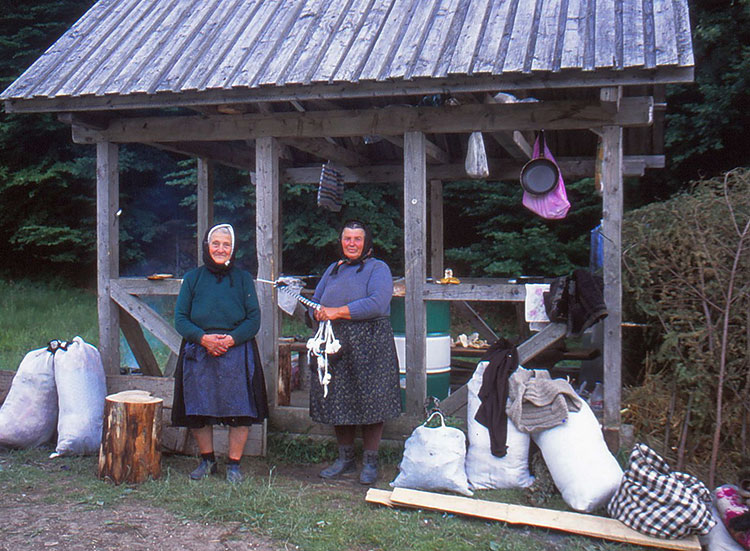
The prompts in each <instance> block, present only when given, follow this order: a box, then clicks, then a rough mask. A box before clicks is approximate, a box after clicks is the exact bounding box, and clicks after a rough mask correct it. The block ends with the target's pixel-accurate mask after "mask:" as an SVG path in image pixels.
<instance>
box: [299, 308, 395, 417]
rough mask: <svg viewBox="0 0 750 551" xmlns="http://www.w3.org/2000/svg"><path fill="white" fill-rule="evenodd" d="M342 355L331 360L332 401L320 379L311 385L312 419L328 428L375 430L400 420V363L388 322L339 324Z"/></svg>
mask: <svg viewBox="0 0 750 551" xmlns="http://www.w3.org/2000/svg"><path fill="white" fill-rule="evenodd" d="M333 333H334V335H335V336H336V338H337V339H338V340H339V342H340V343H341V349H340V350H339V351H338V352H337V353H336V354H335V355H331V356H329V357H328V371H329V373H330V374H331V382H330V384H329V385H328V396H326V397H325V398H323V387H322V386H321V385H320V384H319V383H318V379H317V376H316V373H317V365H316V363H315V361H313V362H311V368H312V369H313V371H314V373H313V375H312V379H311V381H310V417H312V419H313V420H314V421H317V422H318V423H323V424H326V425H371V424H373V423H380V422H382V421H385V420H387V419H392V418H394V417H398V416H399V415H400V414H401V392H400V389H399V375H398V358H397V356H396V345H395V343H394V342H393V330H392V329H391V322H390V320H389V319H388V318H378V319H374V320H361V321H354V320H336V321H334V322H333Z"/></svg>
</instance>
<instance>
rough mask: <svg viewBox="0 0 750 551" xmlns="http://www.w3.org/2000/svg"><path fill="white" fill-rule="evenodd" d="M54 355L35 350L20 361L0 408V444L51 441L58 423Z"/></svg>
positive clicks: (29, 444)
mask: <svg viewBox="0 0 750 551" xmlns="http://www.w3.org/2000/svg"><path fill="white" fill-rule="evenodd" d="M52 358H53V356H52V354H51V353H50V352H49V351H48V350H47V349H46V348H40V349H39V350H32V351H31V352H29V353H28V354H26V356H25V357H24V359H23V360H22V361H21V365H19V366H18V371H16V375H15V376H14V377H13V382H12V383H11V385H10V390H9V391H8V396H7V397H6V398H5V402H3V405H2V407H0V447H7V448H33V447H35V446H39V445H41V444H44V443H45V442H47V441H49V440H50V438H52V435H53V434H54V433H55V424H56V423H57V391H56V390H55V372H54V368H53V360H52Z"/></svg>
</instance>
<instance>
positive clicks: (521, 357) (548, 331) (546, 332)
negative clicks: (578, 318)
mask: <svg viewBox="0 0 750 551" xmlns="http://www.w3.org/2000/svg"><path fill="white" fill-rule="evenodd" d="M566 333H567V326H566V325H565V324H564V323H550V324H549V325H548V326H547V327H545V328H544V329H542V330H541V331H539V332H538V333H536V334H534V335H533V336H532V337H531V338H530V339H527V340H525V341H524V342H522V343H521V344H519V345H518V363H519V364H520V365H523V364H524V362H527V361H529V360H530V359H531V358H533V357H534V356H536V355H537V354H539V353H540V352H541V351H542V350H544V349H545V348H548V347H549V346H551V345H553V344H554V343H556V342H557V341H559V340H560V339H562V338H564V337H565V334H566ZM467 398H468V389H467V387H466V385H463V386H461V387H460V388H458V389H457V390H455V391H453V392H452V393H451V395H450V396H448V397H447V398H446V399H445V400H443V401H442V402H440V409H441V410H442V411H443V413H444V414H445V415H455V414H456V412H458V411H461V410H462V409H463V408H465V407H466V400H467Z"/></svg>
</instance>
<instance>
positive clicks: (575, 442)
mask: <svg viewBox="0 0 750 551" xmlns="http://www.w3.org/2000/svg"><path fill="white" fill-rule="evenodd" d="M531 438H533V439H534V442H536V445H537V446H539V449H540V450H541V451H542V455H543V456H544V462H545V463H546V464H547V468H548V469H549V472H550V474H551V475H552V480H554V482H555V486H557V489H558V490H560V493H561V494H562V497H563V499H564V500H565V503H567V504H568V505H569V506H570V507H571V508H573V509H575V510H576V511H583V512H586V513H590V512H592V511H594V510H596V509H598V508H600V507H603V506H605V505H606V504H607V502H609V499H610V498H611V497H612V495H613V494H614V493H615V492H616V491H617V487H618V486H619V485H620V480H621V479H622V468H620V465H619V464H618V463H617V460H616V459H615V457H614V456H613V455H612V454H611V453H610V451H609V449H608V448H607V444H606V442H605V441H604V436H602V430H601V428H600V427H599V421H597V419H596V416H595V415H594V412H593V411H591V408H590V407H589V405H588V404H587V403H586V402H585V401H582V404H581V409H580V410H579V411H570V412H568V419H567V420H566V421H565V422H564V423H563V424H562V425H558V426H556V427H554V428H551V429H547V430H544V431H541V432H538V433H534V434H532V435H531Z"/></svg>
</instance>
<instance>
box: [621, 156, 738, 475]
mask: <svg viewBox="0 0 750 551" xmlns="http://www.w3.org/2000/svg"><path fill="white" fill-rule="evenodd" d="M623 228H624V229H623V242H624V248H625V251H626V252H625V255H624V259H623V262H624V268H625V269H624V275H625V288H624V299H625V308H626V311H627V319H637V320H640V321H642V322H644V323H645V324H647V326H648V327H649V331H648V335H647V338H646V339H645V340H644V341H641V343H640V344H641V345H643V344H646V346H647V350H646V352H647V353H648V361H647V362H646V377H647V380H648V382H649V384H648V388H649V390H648V392H650V393H653V394H656V393H658V392H659V391H660V390H661V392H662V395H663V396H665V402H666V403H663V404H662V407H663V409H662V411H661V412H659V413H657V414H654V412H647V411H646V412H644V414H643V415H638V416H636V417H635V421H636V423H637V424H638V425H639V426H638V429H640V432H641V433H642V434H643V433H645V434H649V433H650V434H652V435H653V434H654V433H658V434H659V436H661V435H662V434H666V435H667V436H666V437H665V438H666V440H668V441H665V442H664V443H663V444H664V448H665V449H669V448H673V449H677V450H678V465H679V464H681V463H684V462H686V461H687V460H688V459H689V456H690V455H691V451H692V452H693V453H694V454H695V456H696V458H697V459H698V460H699V461H700V462H702V463H704V462H707V459H708V456H709V454H716V453H718V450H719V449H721V450H722V452H723V453H724V456H725V459H730V458H733V459H737V457H733V455H732V452H735V453H736V451H737V450H740V451H742V452H743V453H744V454H746V453H747V452H748V451H749V450H748V442H747V437H746V434H747V430H748V422H749V421H750V416H749V413H750V411H749V410H748V406H747V404H748V403H750V402H749V401H748V398H750V376H748V373H750V371H749V370H748V367H750V365H749V364H748V362H749V361H750V340H749V338H750V335H748V328H749V327H750V170H748V169H738V170H735V171H732V172H730V173H728V174H727V175H726V176H725V177H724V178H715V179H712V180H704V181H700V182H698V183H696V184H695V185H694V187H693V188H692V189H691V190H690V191H689V192H684V193H682V194H679V195H677V196H675V197H674V198H672V199H670V200H668V201H664V202H660V203H654V204H651V205H648V206H646V207H643V208H641V209H637V210H635V211H633V212H631V213H630V214H628V216H627V217H626V219H625V224H624V225H623ZM725 389H726V391H727V393H725V392H724V391H725ZM665 393H666V394H665ZM651 399H652V397H649V398H648V400H651ZM633 401H634V409H635V411H639V410H640V411H643V408H642V407H641V406H642V401H643V396H641V398H640V399H634V400H633ZM670 402H671V403H672V407H670V406H669V403H670ZM666 412H672V413H670V414H669V416H667V414H666ZM712 434H713V435H715V436H714V437H713V438H712V436H711V435H712ZM719 434H720V435H721V438H719V437H718V435H719ZM711 464H712V466H713V467H714V468H715V466H716V456H715V455H712V457H711Z"/></svg>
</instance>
